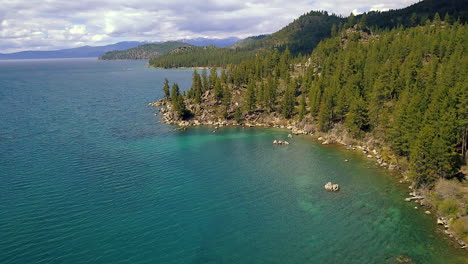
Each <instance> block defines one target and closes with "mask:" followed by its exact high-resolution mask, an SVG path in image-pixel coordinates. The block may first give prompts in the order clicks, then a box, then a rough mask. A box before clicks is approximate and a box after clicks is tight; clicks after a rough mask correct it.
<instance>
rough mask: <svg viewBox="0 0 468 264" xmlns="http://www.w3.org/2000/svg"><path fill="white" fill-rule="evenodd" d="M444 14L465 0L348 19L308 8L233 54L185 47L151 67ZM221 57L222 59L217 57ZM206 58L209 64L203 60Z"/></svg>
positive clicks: (459, 12)
mask: <svg viewBox="0 0 468 264" xmlns="http://www.w3.org/2000/svg"><path fill="white" fill-rule="evenodd" d="M437 12H439V14H440V15H441V16H442V17H444V16H445V15H446V14H448V15H449V16H450V17H451V18H452V19H453V20H456V19H460V21H461V22H466V21H467V19H468V15H467V12H468V5H467V4H466V0H447V1H436V0H425V1H421V2H419V3H416V4H414V5H411V6H409V7H406V8H403V9H398V10H390V11H388V12H369V13H367V14H362V15H359V16H356V17H354V16H350V17H349V19H345V18H341V17H338V16H336V15H333V14H332V15H329V14H328V13H327V12H323V11H311V12H309V13H306V14H304V15H302V16H301V17H299V18H298V19H296V20H294V21H293V22H292V23H290V24H289V25H287V26H286V27H284V28H283V29H281V30H279V31H278V32H275V33H273V34H271V35H268V36H266V37H263V38H259V39H247V40H246V41H245V42H244V43H243V42H240V44H237V45H234V46H233V47H234V49H235V50H236V52H235V54H233V53H232V51H228V50H227V48H225V49H217V50H213V51H212V52H213V53H210V54H209V55H210V56H212V57H214V58H220V59H219V60H215V59H209V60H207V59H205V58H204V56H206V55H207V54H206V53H205V52H203V50H202V49H192V50H186V51H185V52H183V53H177V54H167V55H165V56H162V57H159V58H157V59H154V60H151V61H150V64H151V65H153V66H155V67H161V68H170V67H184V66H191V67H193V66H226V65H228V64H232V63H237V61H239V60H238V58H239V57H242V58H253V57H254V56H255V54H256V52H259V51H264V50H271V49H272V48H277V49H279V50H280V51H283V50H285V49H289V51H290V52H291V53H292V54H293V56H297V55H299V54H302V55H304V54H309V53H310V52H311V51H312V50H313V49H314V48H315V47H316V46H317V44H318V43H319V42H320V41H321V40H324V39H326V38H328V37H330V36H331V35H332V34H333V32H337V31H339V30H340V28H342V27H349V26H350V25H353V24H355V23H356V22H358V21H359V22H362V23H364V24H366V25H367V26H368V27H369V28H370V29H371V30H373V31H382V30H386V29H392V28H396V27H399V26H405V27H412V26H416V25H423V24H424V23H425V22H426V20H427V19H433V18H434V14H435V13H437ZM221 58H222V59H221ZM207 62H210V63H212V64H206V63H207Z"/></svg>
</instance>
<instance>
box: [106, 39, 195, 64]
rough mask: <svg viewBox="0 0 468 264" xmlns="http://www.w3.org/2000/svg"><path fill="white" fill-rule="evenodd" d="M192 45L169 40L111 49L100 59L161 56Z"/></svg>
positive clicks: (140, 58)
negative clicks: (119, 49)
mask: <svg viewBox="0 0 468 264" xmlns="http://www.w3.org/2000/svg"><path fill="white" fill-rule="evenodd" d="M189 47H192V45H190V44H187V43H183V42H176V41H168V42H164V43H160V44H159V43H158V44H145V45H141V46H138V47H135V48H131V49H127V50H121V51H110V52H106V53H105V54H104V55H102V56H100V57H99V59H100V60H143V59H152V58H156V57H159V56H161V55H163V54H166V53H169V52H170V51H172V50H175V49H179V48H189Z"/></svg>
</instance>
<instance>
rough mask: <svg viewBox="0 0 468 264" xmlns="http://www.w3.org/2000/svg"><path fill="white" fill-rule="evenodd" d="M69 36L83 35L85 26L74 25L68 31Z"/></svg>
mask: <svg viewBox="0 0 468 264" xmlns="http://www.w3.org/2000/svg"><path fill="white" fill-rule="evenodd" d="M69 32H70V34H73V35H83V34H85V32H86V26H85V25H74V26H73V27H72V28H71V29H70V30H69Z"/></svg>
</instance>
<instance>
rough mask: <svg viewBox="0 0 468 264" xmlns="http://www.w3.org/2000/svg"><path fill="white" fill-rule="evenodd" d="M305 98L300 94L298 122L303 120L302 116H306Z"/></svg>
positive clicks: (303, 94)
mask: <svg viewBox="0 0 468 264" xmlns="http://www.w3.org/2000/svg"><path fill="white" fill-rule="evenodd" d="M306 107H307V105H306V96H305V93H302V95H301V102H300V105H299V120H300V121H302V119H304V116H305V114H306V111H307V110H306Z"/></svg>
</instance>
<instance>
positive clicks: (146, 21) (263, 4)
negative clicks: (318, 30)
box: [0, 0, 418, 52]
mask: <svg viewBox="0 0 468 264" xmlns="http://www.w3.org/2000/svg"><path fill="white" fill-rule="evenodd" d="M417 1H418V0H379V1H378V2H375V1H372V0H354V1H349V0H329V1H311V0H296V1H294V4H285V2H284V1H283V0H251V1H241V0H239V1H236V0H205V1H189V0H171V1H167V0H101V1H98V2H97V1H94V0H80V1H69V0H48V1H43V0H8V1H2V3H1V6H2V8H1V9H0V52H14V51H19V50H29V49H31V50H38V49H58V48H69V47H76V46H79V45H103V44H110V43H114V42H117V41H122V40H149V41H164V40H174V39H180V38H195V37H211V38H215V37H217V38H224V37H230V36H237V37H247V36H251V35H258V34H265V33H272V32H275V31H277V30H279V29H280V28H282V27H284V26H285V25H287V24H288V23H290V22H291V21H292V20H293V19H294V18H297V17H299V16H300V15H302V14H304V13H306V12H308V11H310V10H326V11H328V12H329V13H336V14H341V15H345V16H347V15H349V14H350V13H351V12H353V13H355V14H357V13H362V12H365V11H369V10H380V11H382V10H388V9H396V8H401V7H405V6H408V5H410V4H413V3H415V2H417ZM5 10H8V12H6V11H5Z"/></svg>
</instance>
